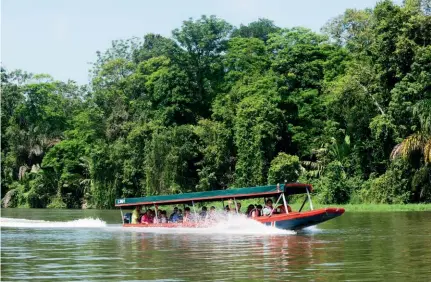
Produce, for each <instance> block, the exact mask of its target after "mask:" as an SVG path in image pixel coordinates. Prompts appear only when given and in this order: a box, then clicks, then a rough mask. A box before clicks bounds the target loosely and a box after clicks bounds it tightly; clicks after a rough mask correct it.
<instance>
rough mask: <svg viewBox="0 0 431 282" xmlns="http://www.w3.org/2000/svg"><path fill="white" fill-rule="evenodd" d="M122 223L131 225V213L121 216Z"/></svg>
mask: <svg viewBox="0 0 431 282" xmlns="http://www.w3.org/2000/svg"><path fill="white" fill-rule="evenodd" d="M123 221H124V223H132V213H131V212H128V213H126V214H124V216H123Z"/></svg>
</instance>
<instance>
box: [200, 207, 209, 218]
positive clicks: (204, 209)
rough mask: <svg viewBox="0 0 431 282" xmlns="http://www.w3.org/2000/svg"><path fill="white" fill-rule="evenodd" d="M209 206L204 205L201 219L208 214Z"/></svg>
mask: <svg viewBox="0 0 431 282" xmlns="http://www.w3.org/2000/svg"><path fill="white" fill-rule="evenodd" d="M207 210H208V209H207V207H202V210H201V212H200V213H199V216H200V217H201V219H205V218H206V216H207Z"/></svg>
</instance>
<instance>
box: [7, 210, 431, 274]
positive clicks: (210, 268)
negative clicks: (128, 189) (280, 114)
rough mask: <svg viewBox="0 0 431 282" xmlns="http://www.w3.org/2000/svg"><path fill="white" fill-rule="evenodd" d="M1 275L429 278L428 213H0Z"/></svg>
mask: <svg viewBox="0 0 431 282" xmlns="http://www.w3.org/2000/svg"><path fill="white" fill-rule="evenodd" d="M1 212H2V214H1V221H0V223H1V278H2V281H30V280H31V281H431V212H382V213H377V212H373V213H359V212H355V213H349V212H346V213H345V214H344V215H342V216H341V217H338V218H336V219H334V220H331V221H329V222H326V223H323V224H321V225H319V226H317V227H311V228H308V229H306V230H305V231H304V232H300V233H295V232H291V231H281V230H277V229H273V228H271V227H266V226H263V225H260V224H259V223H257V222H254V221H251V220H248V219H244V218H236V219H233V220H232V221H230V222H224V223H221V224H220V225H219V226H217V227H215V228H211V229H206V230H197V229H193V230H183V229H172V230H164V229H158V230H154V231H151V232H149V231H148V230H142V229H124V228H122V227H121V225H120V220H121V217H120V216H119V212H118V211H100V210H48V209H46V210H38V209H2V210H1Z"/></svg>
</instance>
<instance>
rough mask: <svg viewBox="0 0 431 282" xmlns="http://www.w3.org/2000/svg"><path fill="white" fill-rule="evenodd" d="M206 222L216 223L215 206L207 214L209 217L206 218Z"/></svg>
mask: <svg viewBox="0 0 431 282" xmlns="http://www.w3.org/2000/svg"><path fill="white" fill-rule="evenodd" d="M205 220H207V221H214V220H216V208H215V207H214V206H211V207H210V211H209V212H208V213H207V216H206V217H205Z"/></svg>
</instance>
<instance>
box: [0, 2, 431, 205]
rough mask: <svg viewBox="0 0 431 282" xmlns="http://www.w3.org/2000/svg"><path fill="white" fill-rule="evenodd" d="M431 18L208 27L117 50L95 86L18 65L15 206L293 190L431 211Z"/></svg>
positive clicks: (411, 15)
mask: <svg viewBox="0 0 431 282" xmlns="http://www.w3.org/2000/svg"><path fill="white" fill-rule="evenodd" d="M430 8H431V5H430V1H428V0H406V1H404V2H403V4H402V5H397V4H394V3H393V2H391V1H388V0H386V1H381V2H379V3H377V4H376V6H375V7H374V8H373V9H365V10H355V9H348V10H346V11H345V13H344V14H342V15H340V16H338V17H336V18H334V19H332V20H330V21H329V22H328V23H327V24H326V25H325V26H324V27H323V28H322V33H316V32H313V31H311V30H309V29H306V28H303V27H294V28H281V27H278V26H276V25H274V23H273V22H272V21H271V20H268V19H259V20H258V21H256V22H252V23H250V24H248V25H240V26H239V27H233V26H232V25H231V24H229V23H228V22H226V21H224V20H223V19H220V18H217V17H215V16H202V17H201V18H199V19H197V20H193V19H189V20H186V21H184V22H183V24H182V26H181V28H178V29H175V30H173V31H172V38H166V37H163V36H161V35H157V34H147V35H145V36H144V37H143V39H138V38H132V39H129V40H120V41H113V43H112V46H111V48H109V49H108V50H107V51H106V52H104V53H101V52H97V58H96V61H95V63H94V65H93V67H92V69H91V74H92V78H91V82H90V83H89V84H88V85H78V84H77V83H75V82H73V81H68V82H61V81H56V80H54V79H53V78H52V77H50V76H49V75H33V74H29V73H26V72H24V71H21V70H15V71H8V70H5V69H4V68H2V69H1V86H2V95H1V136H2V138H1V187H2V189H1V193H2V195H1V196H2V198H3V197H4V200H3V204H4V205H6V206H9V207H37V208H44V207H51V208H81V207H94V208H112V207H113V206H114V199H115V198H119V197H134V196H143V195H159V194H171V193H184V192H193V191H206V190H212V189H227V188H229V187H247V186H255V185H264V184H268V183H271V184H274V183H277V182H280V183H281V182H284V180H287V181H292V182H293V181H303V182H310V183H312V184H314V186H315V191H316V193H317V197H318V200H319V201H320V202H321V203H339V204H340V203H347V202H351V203H366V202H367V203H411V202H415V203H417V202H431V45H430V43H431V16H430V15H431V9H430Z"/></svg>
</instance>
